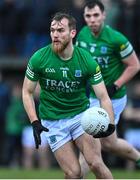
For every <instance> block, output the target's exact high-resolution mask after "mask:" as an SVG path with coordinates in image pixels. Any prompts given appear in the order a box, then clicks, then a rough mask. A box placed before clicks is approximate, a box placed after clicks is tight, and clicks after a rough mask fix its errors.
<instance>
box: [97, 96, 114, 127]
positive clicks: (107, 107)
mask: <svg viewBox="0 0 140 180" xmlns="http://www.w3.org/2000/svg"><path fill="white" fill-rule="evenodd" d="M100 105H101V107H102V108H103V109H105V110H106V111H107V112H108V114H109V117H110V123H112V124H114V113H113V107H112V102H111V100H110V99H109V98H108V97H107V98H105V99H102V100H101V101H100Z"/></svg>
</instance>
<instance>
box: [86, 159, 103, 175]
mask: <svg viewBox="0 0 140 180" xmlns="http://www.w3.org/2000/svg"><path fill="white" fill-rule="evenodd" d="M102 165H103V162H102V160H100V159H97V160H94V161H92V162H91V163H89V167H90V169H91V170H92V171H94V172H98V171H100V169H101V168H102Z"/></svg>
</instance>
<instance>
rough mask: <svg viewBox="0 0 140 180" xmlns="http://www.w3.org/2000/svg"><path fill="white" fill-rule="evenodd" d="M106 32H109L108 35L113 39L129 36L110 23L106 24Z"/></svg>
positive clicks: (123, 38) (125, 38)
mask: <svg viewBox="0 0 140 180" xmlns="http://www.w3.org/2000/svg"><path fill="white" fill-rule="evenodd" d="M104 28H105V32H106V34H108V36H109V37H110V38H111V39H112V40H113V41H116V40H121V39H122V40H127V37H126V36H125V35H124V34H123V33H121V32H120V31H118V30H117V29H114V28H112V27H110V26H109V25H105V27H104Z"/></svg>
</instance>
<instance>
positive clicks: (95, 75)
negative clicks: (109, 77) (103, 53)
mask: <svg viewBox="0 0 140 180" xmlns="http://www.w3.org/2000/svg"><path fill="white" fill-rule="evenodd" d="M87 58H88V79H89V82H90V84H91V85H96V84H98V83H100V82H102V81H103V78H102V74H101V70H100V66H99V65H98V63H97V62H96V61H95V60H93V58H92V56H91V55H90V54H89V55H88V56H87Z"/></svg>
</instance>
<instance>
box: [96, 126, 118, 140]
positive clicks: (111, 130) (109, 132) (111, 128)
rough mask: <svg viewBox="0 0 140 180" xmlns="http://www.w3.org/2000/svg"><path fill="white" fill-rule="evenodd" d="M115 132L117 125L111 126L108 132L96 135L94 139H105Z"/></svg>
mask: <svg viewBox="0 0 140 180" xmlns="http://www.w3.org/2000/svg"><path fill="white" fill-rule="evenodd" d="M114 131H115V125H114V124H109V125H108V129H107V131H106V132H99V133H97V134H96V135H94V136H93V137H94V138H104V137H107V136H110V135H111V134H112V133H113V132H114Z"/></svg>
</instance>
